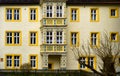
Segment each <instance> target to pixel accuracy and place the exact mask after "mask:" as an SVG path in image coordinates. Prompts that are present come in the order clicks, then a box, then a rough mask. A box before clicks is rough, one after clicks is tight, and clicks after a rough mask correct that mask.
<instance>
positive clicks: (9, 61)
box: [6, 56, 12, 68]
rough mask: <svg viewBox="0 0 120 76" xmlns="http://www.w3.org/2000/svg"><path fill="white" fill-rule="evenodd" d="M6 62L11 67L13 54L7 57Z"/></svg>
mask: <svg viewBox="0 0 120 76" xmlns="http://www.w3.org/2000/svg"><path fill="white" fill-rule="evenodd" d="M6 64H7V65H6V66H7V67H9V68H10V67H12V56H7V57H6Z"/></svg>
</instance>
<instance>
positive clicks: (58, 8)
mask: <svg viewBox="0 0 120 76" xmlns="http://www.w3.org/2000/svg"><path fill="white" fill-rule="evenodd" d="M56 10H57V13H56V15H57V17H62V6H57V9H56Z"/></svg>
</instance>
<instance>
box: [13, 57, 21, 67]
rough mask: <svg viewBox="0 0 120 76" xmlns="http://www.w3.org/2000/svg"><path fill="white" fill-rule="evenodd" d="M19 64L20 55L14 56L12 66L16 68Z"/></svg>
mask: <svg viewBox="0 0 120 76" xmlns="http://www.w3.org/2000/svg"><path fill="white" fill-rule="evenodd" d="M16 57H17V58H16ZM19 66H20V56H14V67H15V68H17V67H19Z"/></svg>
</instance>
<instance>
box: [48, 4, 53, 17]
mask: <svg viewBox="0 0 120 76" xmlns="http://www.w3.org/2000/svg"><path fill="white" fill-rule="evenodd" d="M47 17H52V6H50V5H48V6H47Z"/></svg>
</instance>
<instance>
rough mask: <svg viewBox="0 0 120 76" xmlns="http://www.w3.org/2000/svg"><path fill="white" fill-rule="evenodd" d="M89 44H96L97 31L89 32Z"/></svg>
mask: <svg viewBox="0 0 120 76" xmlns="http://www.w3.org/2000/svg"><path fill="white" fill-rule="evenodd" d="M91 44H92V45H93V46H95V45H97V33H92V34H91Z"/></svg>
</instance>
